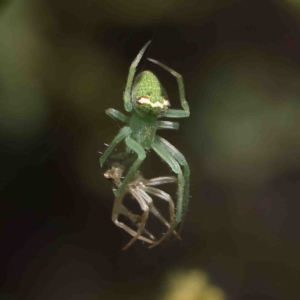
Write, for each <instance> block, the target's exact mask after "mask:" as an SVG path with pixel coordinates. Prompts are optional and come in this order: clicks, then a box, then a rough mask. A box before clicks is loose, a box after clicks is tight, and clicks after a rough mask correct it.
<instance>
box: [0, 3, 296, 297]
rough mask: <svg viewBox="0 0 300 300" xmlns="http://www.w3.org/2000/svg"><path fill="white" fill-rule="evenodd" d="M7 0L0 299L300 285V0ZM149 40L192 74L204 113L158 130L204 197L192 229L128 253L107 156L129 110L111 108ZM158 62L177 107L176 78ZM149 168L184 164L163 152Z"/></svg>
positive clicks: (257, 293)
mask: <svg viewBox="0 0 300 300" xmlns="http://www.w3.org/2000/svg"><path fill="white" fill-rule="evenodd" d="M0 9H1V19H0V22H1V26H0V32H1V35H0V36H1V47H0V90H1V105H0V133H1V136H0V139H1V148H0V149H1V156H0V159H1V206H0V213H1V216H0V220H1V223H0V224H1V226H0V228H1V229H0V234H1V236H0V238H1V239H0V249H1V250H0V257H1V258H0V275H1V293H0V297H1V299H4V300H24V299H37V300H40V299H41V300H48V299H49V300H50V299H51V300H53V299H55V300H60V299H62V300H65V299H72V300H73V299H74V300H83V299H84V300H96V299H124V298H125V299H127V298H128V299H170V300H172V299H173V300H174V299H189V300H193V299H204V300H214V299H216V300H219V299H220V300H221V299H243V300H248V299H249V300H250V299H256V300H260V299H264V300H275V299H276V300H277V299H296V298H297V297H298V294H299V272H300V259H299V251H300V236H299V221H298V220H299V217H298V216H297V215H298V214H299V210H300V204H299V203H300V202H299V195H300V131H299V127H300V118H299V114H300V84H299V80H300V19H299V18H300V1H296V0H290V1H278V2H277V1H266V0H249V1H247V0H240V1H232V0H231V1H229V0H227V1H217V0H211V1H196V0H188V1H183V0H164V1H158V0H152V1H144V0H140V1H136V0H129V1H115V0H86V1H83V0H73V1H70V0H68V1H67V0H65V1H58V0H55V1H54V0H52V1H50V0H43V1H38V0H29V1H1V5H0ZM150 39H152V40H153V41H152V44H151V46H150V47H149V49H148V52H147V54H146V56H149V57H153V58H155V59H157V60H159V61H161V62H163V63H165V64H166V65H168V66H170V67H171V68H173V69H175V70H176V71H178V72H179V73H181V74H182V75H183V77H184V81H185V88H186V94H187V99H188V101H189V103H190V107H191V116H190V118H187V119H182V120H180V124H181V127H180V130H179V131H176V132H175V131H174V132H173V131H172V132H171V131H161V132H160V135H161V136H163V137H165V138H166V139H168V140H169V141H170V142H171V143H173V144H174V145H175V146H176V147H177V148H178V149H180V151H182V153H183V154H184V155H185V157H186V158H187V160H188V162H189V163H190V165H191V201H190V205H189V212H188V215H187V218H186V221H185V225H184V227H183V230H182V233H181V235H182V238H183V241H182V242H176V241H173V242H170V243H169V244H168V245H166V246H165V247H160V246H158V247H156V248H153V249H151V250H149V249H148V247H147V245H145V244H143V243H142V242H140V241H138V242H136V243H135V244H134V245H133V246H132V247H131V248H130V249H129V250H127V251H125V252H122V251H121V248H122V247H123V246H124V245H125V244H126V243H127V242H128V241H129V239H130V237H129V236H128V235H127V234H126V233H125V232H123V231H122V230H121V229H120V228H118V227H116V226H115V225H114V224H113V222H112V221H111V211H112V205H113V198H114V197H113V193H112V189H111V188H112V186H111V183H109V182H108V181H106V180H105V178H104V177H103V173H104V171H105V169H101V168H100V166H99V156H100V154H99V152H103V151H104V150H105V148H106V146H105V145H104V143H110V141H111V140H112V139H113V137H114V136H115V135H116V133H117V131H118V130H119V128H120V126H121V125H122V124H120V123H117V122H114V121H113V120H112V119H110V118H109V117H108V116H107V115H105V112H104V110H105V109H106V108H109V107H113V108H116V109H119V110H121V111H123V112H124V109H123V100H122V95H123V91H124V87H125V83H126V79H127V73H128V68H129V65H130V63H131V62H132V60H133V59H134V58H135V56H136V55H137V53H138V51H139V50H140V49H141V48H142V46H143V45H144V44H145V43H146V42H147V41H148V40H150ZM148 68H149V69H151V70H152V71H153V72H155V73H156V74H157V75H158V76H159V78H160V79H161V81H162V83H163V84H164V85H165V87H166V89H167V91H168V94H169V96H170V100H171V103H172V106H173V107H174V108H176V107H178V108H179V107H180V103H179V98H178V89H177V85H176V80H175V79H174V78H173V77H172V76H171V75H170V74H168V73H167V72H165V71H164V70H162V69H160V68H159V67H157V66H155V65H151V63H149V62H146V61H145V58H144V59H143V60H142V62H141V64H140V66H139V69H140V70H143V69H148ZM143 174H144V175H145V176H146V177H147V178H150V177H153V176H158V175H167V174H171V172H170V170H169V169H168V167H167V166H166V164H165V163H164V162H162V161H160V160H159V159H158V158H157V157H156V156H155V155H152V154H149V156H148V157H147V161H146V162H145V164H144V166H143ZM171 192H172V189H171ZM158 206H159V205H158ZM161 209H162V210H164V209H165V207H163V206H162V208H161ZM191 272H192V273H191ZM174 274H181V275H180V276H181V277H180V276H179V275H178V276H179V277H178V276H177V275H176V276H177V277H176V276H175V275H174ZM191 274H192V275H191ZM193 274H194V275H193ZM195 274H196V275H195ZM172 276H173V277H174V276H175V277H176V278H179V279H178V280H179V281H172V280H171V279H168V278H173V277H172ZM168 280H169V281H168ZM168 282H169V283H168ZM170 282H171V284H170ZM172 282H173V286H172ZM174 282H175V283H174ZM178 282H181V283H182V287H181V286H180V288H181V289H182V290H181V291H177V290H176V292H175V293H173V292H174V290H175V288H179V285H178ZM208 282H210V283H208ZM185 289H186V290H185ZM204 290H206V292H204ZM176 297H177V298H176Z"/></svg>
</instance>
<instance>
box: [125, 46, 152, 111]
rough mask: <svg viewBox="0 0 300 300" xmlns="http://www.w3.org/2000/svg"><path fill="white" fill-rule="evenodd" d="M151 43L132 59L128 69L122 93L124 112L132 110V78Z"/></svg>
mask: <svg viewBox="0 0 300 300" xmlns="http://www.w3.org/2000/svg"><path fill="white" fill-rule="evenodd" d="M150 43H151V41H149V42H148V43H147V44H146V45H145V46H144V47H143V48H142V49H141V50H140V52H139V54H138V55H137V57H136V58H135V59H134V61H133V62H132V64H131V66H130V68H129V74H128V77H127V83H126V88H125V92H124V97H123V98H124V105H125V110H126V111H131V110H132V104H131V90H132V83H133V78H134V75H135V72H136V67H137V65H138V64H139V62H140V60H141V58H142V56H143V55H144V52H145V51H146V49H147V47H148V46H149V44H150Z"/></svg>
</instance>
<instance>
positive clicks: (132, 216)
mask: <svg viewBox="0 0 300 300" xmlns="http://www.w3.org/2000/svg"><path fill="white" fill-rule="evenodd" d="M120 214H122V215H124V216H125V217H127V218H128V219H129V220H130V221H131V222H132V223H133V224H134V225H135V226H136V227H140V225H141V216H140V215H136V214H133V213H132V212H131V211H129V210H128V209H127V208H126V207H125V206H124V205H122V207H121V212H120ZM143 233H145V234H146V235H147V236H148V237H149V238H150V239H151V240H153V241H155V240H156V238H155V236H154V235H153V234H152V233H151V232H150V231H149V230H147V229H146V228H144V231H143ZM139 239H140V237H139Z"/></svg>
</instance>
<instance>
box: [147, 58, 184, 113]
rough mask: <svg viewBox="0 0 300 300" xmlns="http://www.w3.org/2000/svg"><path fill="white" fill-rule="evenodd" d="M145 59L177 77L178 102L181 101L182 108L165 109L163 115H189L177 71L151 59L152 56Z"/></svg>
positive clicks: (182, 85)
mask: <svg viewBox="0 0 300 300" xmlns="http://www.w3.org/2000/svg"><path fill="white" fill-rule="evenodd" d="M147 59H148V60H149V61H151V62H153V63H155V64H157V65H159V66H160V67H162V68H163V69H165V70H167V71H168V72H170V73H171V74H172V75H173V76H175V77H176V79H177V84H178V88H179V97H180V103H181V107H182V108H183V110H182V109H168V110H166V111H165V113H164V114H163V116H164V117H169V118H186V117H188V116H189V115H190V108H189V104H188V103H187V101H186V99H185V92H184V84H183V79H182V75H180V74H179V73H177V72H176V71H174V70H173V69H171V68H169V67H167V66H166V65H164V64H162V63H161V62H159V61H157V60H155V59H152V58H147Z"/></svg>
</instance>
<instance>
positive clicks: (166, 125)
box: [157, 121, 179, 130]
mask: <svg viewBox="0 0 300 300" xmlns="http://www.w3.org/2000/svg"><path fill="white" fill-rule="evenodd" d="M157 129H174V130H177V129H179V123H178V122H171V121H157Z"/></svg>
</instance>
